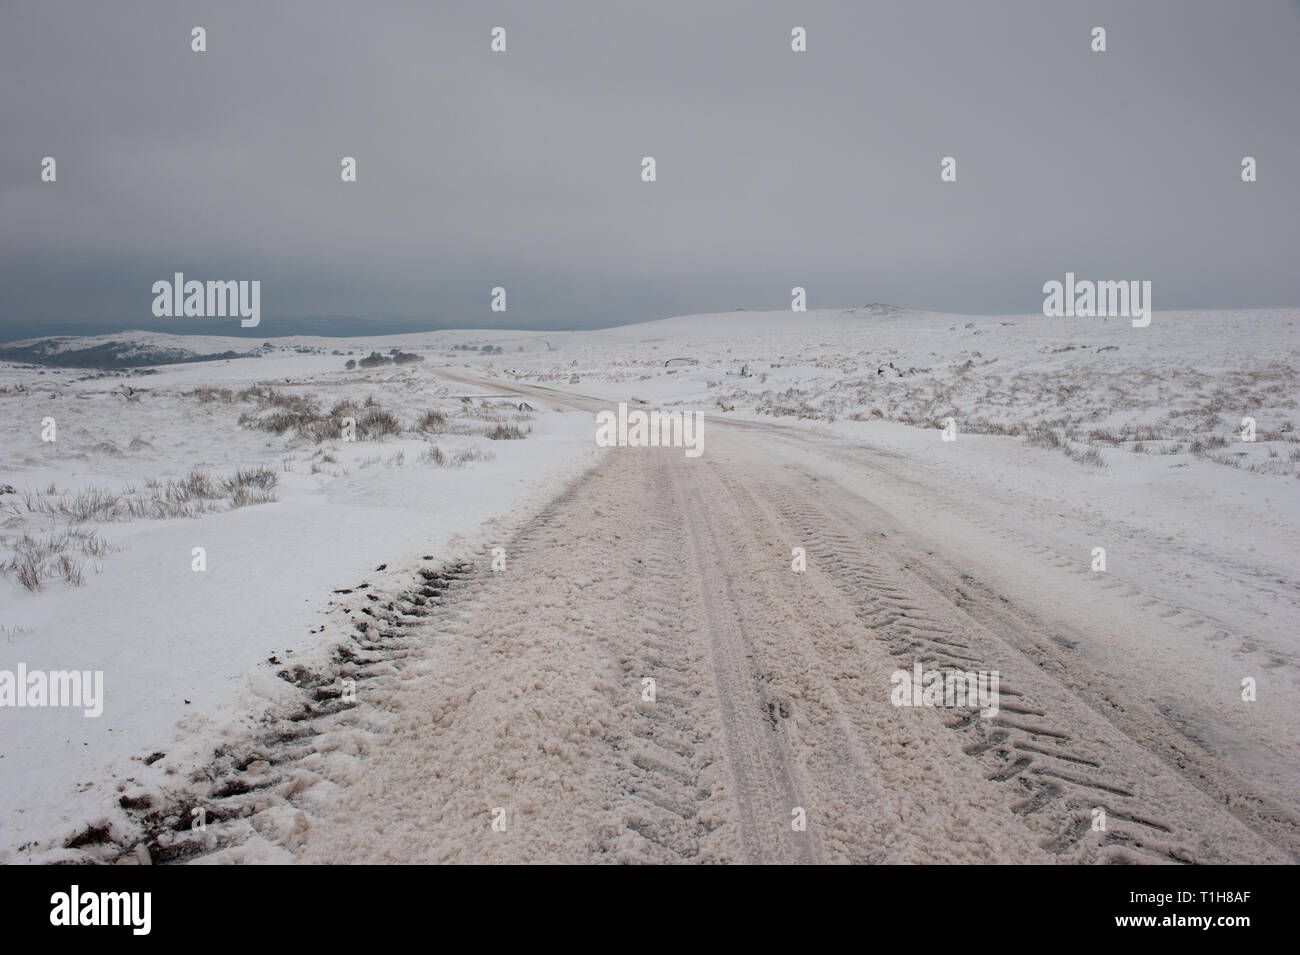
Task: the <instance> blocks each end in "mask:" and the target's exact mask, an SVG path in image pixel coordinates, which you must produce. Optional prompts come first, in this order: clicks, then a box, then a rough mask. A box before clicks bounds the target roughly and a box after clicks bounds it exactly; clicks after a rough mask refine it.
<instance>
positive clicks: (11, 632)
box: [0, 348, 596, 850]
mask: <svg viewBox="0 0 1300 955" xmlns="http://www.w3.org/2000/svg"><path fill="white" fill-rule="evenodd" d="M344 350H346V348H345V349H344ZM384 350H385V351H387V350H388V349H387V348H385V349H384ZM344 361H345V359H344V358H341V357H322V356H319V355H308V354H298V353H295V352H293V351H284V352H279V353H276V354H274V355H273V356H268V357H265V358H261V359H242V360H232V361H228V362H217V363H195V364H190V365H176V366H167V367H165V368H164V369H163V371H162V373H160V374H156V375H150V376H144V377H130V378H126V377H106V378H97V377H91V378H90V379H89V380H78V379H83V378H85V376H86V372H80V371H78V372H74V371H66V370H58V371H55V370H47V371H45V372H44V373H43V374H42V373H40V372H39V371H34V370H29V369H15V368H6V369H5V370H4V372H3V379H2V380H3V384H4V387H5V389H6V391H5V392H4V393H3V394H0V402H3V404H4V407H5V408H6V411H7V414H6V416H5V420H4V423H3V425H2V426H0V428H2V429H3V431H2V436H0V446H3V448H4V453H3V461H2V462H0V484H5V485H9V486H12V487H13V488H14V489H15V491H16V492H17V493H13V494H5V495H0V515H2V519H3V548H4V549H3V553H2V554H0V560H4V561H6V562H12V560H13V558H14V556H15V555H14V551H15V548H16V546H17V545H18V541H19V538H20V537H22V536H23V535H29V536H30V537H31V538H32V539H34V540H36V541H40V542H48V541H49V540H50V539H51V537H54V538H58V537H61V536H62V535H63V534H64V533H66V532H67V531H69V530H71V531H73V532H74V533H76V532H82V533H93V534H94V535H96V536H97V537H98V538H99V539H100V540H101V541H102V542H103V543H102V546H101V547H97V548H96V551H97V552H96V553H90V554H87V553H85V552H83V551H82V550H81V549H80V548H78V547H77V546H75V545H74V546H72V547H71V548H70V549H69V551H68V553H69V554H70V555H71V557H72V559H73V560H74V562H75V564H76V565H79V569H80V576H81V579H82V580H83V581H84V582H83V583H82V584H81V585H80V586H71V585H69V583H68V582H67V581H66V580H65V579H63V578H62V577H60V576H59V575H58V569H57V568H50V569H51V571H52V573H53V574H54V577H53V579H48V580H44V581H42V583H41V586H40V589H39V591H36V592H31V591H29V590H27V589H25V588H24V587H22V586H21V585H20V583H19V579H18V574H17V572H16V570H13V569H11V570H10V571H9V572H8V573H7V574H6V575H5V578H4V580H3V581H0V626H3V627H4V628H5V629H4V631H3V633H2V634H0V670H9V671H14V670H15V669H16V667H17V665H18V664H19V663H24V664H26V666H27V668H28V670H29V671H32V670H46V671H49V670H69V669H76V670H83V671H84V670H91V671H94V670H102V671H103V673H104V695H105V701H104V707H103V715H102V716H100V717H98V718H87V717H85V716H83V715H82V712H81V710H79V709H75V710H74V709H55V708H46V709H30V708H24V709H16V708H13V709H11V708H5V709H3V710H0V720H3V725H2V727H0V843H2V844H3V847H4V849H6V850H7V849H12V848H13V847H15V846H18V845H21V844H23V843H26V842H28V841H30V840H32V839H33V838H36V837H42V836H44V837H49V836H50V835H51V834H57V833H64V834H69V833H71V832H72V831H73V830H76V829H77V828H78V827H79V826H82V825H84V823H85V822H86V820H87V819H95V818H98V817H100V816H103V815H104V814H105V813H108V812H110V811H111V807H112V805H113V804H114V803H115V802H116V800H117V799H118V798H119V787H120V784H121V781H122V780H127V779H134V780H137V781H139V782H141V783H142V784H149V782H150V781H157V780H162V779H164V778H165V777H166V776H167V775H168V774H176V773H183V772H185V771H186V770H187V769H188V768H189V766H190V765H191V764H192V763H193V762H194V761H196V760H198V761H202V760H203V759H204V758H205V757H206V756H207V755H210V752H211V750H212V748H213V747H214V746H216V745H219V744H220V742H221V740H222V739H223V738H224V736H225V735H228V734H230V733H231V732H235V731H237V727H238V726H239V725H242V724H248V723H249V722H250V721H255V720H256V718H257V716H258V715H259V713H260V711H261V709H262V708H264V707H265V706H266V705H267V702H268V701H273V700H275V699H277V698H278V696H280V695H282V694H281V688H282V687H284V686H286V685H287V684H285V683H284V682H283V681H282V680H279V679H277V678H276V676H275V674H276V673H277V672H278V671H280V670H283V669H284V666H286V665H288V666H292V665H303V666H311V665H312V664H313V662H314V661H316V660H318V659H319V658H320V657H321V656H322V654H324V653H326V651H328V649H329V648H330V647H332V646H333V644H334V643H337V642H338V640H339V639H340V631H341V630H342V628H343V627H344V623H342V622H340V617H343V615H341V614H340V612H339V610H340V608H341V607H342V606H343V605H345V604H347V603H348V602H349V597H351V599H352V601H353V602H355V601H356V600H357V599H360V596H361V595H360V593H359V592H357V591H355V590H354V594H353V595H338V594H335V593H334V591H336V590H341V589H353V588H356V587H357V586H358V584H361V583H367V584H369V585H370V589H371V590H372V592H383V591H384V590H385V589H386V588H389V587H392V586H395V584H394V583H393V582H399V581H404V580H406V579H408V578H409V577H410V576H411V575H412V574H413V573H414V572H415V569H416V568H417V567H418V566H425V565H433V566H438V565H441V564H444V563H451V562H455V561H459V560H468V561H477V560H481V559H490V550H491V547H492V546H494V544H495V543H496V542H497V541H498V538H499V537H500V536H501V535H503V534H505V533H506V532H507V530H508V528H509V526H510V522H511V520H512V519H514V518H516V517H517V516H518V515H519V514H522V513H527V512H528V511H529V509H530V508H535V507H537V506H539V505H540V504H541V503H544V502H545V501H546V499H547V498H548V497H549V496H550V495H552V494H553V493H554V492H555V491H556V489H558V488H559V487H560V486H562V484H563V483H564V482H565V481H567V480H569V479H571V478H572V477H573V476H574V475H576V474H577V473H580V471H581V470H582V468H584V467H585V466H586V465H588V464H589V463H590V462H591V461H592V460H593V458H594V456H595V454H596V448H595V447H594V446H593V445H592V442H591V435H590V428H589V427H588V424H587V422H585V421H582V420H580V419H579V418H578V417H576V416H573V415H560V414H556V413H553V412H549V411H546V410H545V409H541V408H539V409H538V410H537V411H536V412H535V413H534V412H528V411H524V412H520V411H519V410H518V408H517V404H518V402H517V401H516V402H514V403H506V402H500V401H497V400H495V399H487V400H486V404H485V403H484V401H482V400H476V401H474V402H472V403H471V404H469V405H467V404H465V403H464V402H463V401H461V400H459V398H458V397H451V395H453V394H454V395H455V396H461V395H468V394H475V393H477V390H476V389H474V388H471V387H457V388H455V389H454V391H453V390H449V389H448V388H447V387H445V386H444V385H441V384H439V382H438V380H437V379H436V378H435V377H434V375H433V374H432V373H431V370H430V368H429V366H428V363H424V364H416V365H407V366H403V367H401V368H394V367H392V366H388V367H387V368H386V369H384V370H375V371H372V372H363V373H358V372H355V371H354V372H348V371H345V370H344V368H343V363H344ZM286 378H287V379H289V381H288V382H286V380H285V379H286ZM259 382H260V383H265V382H271V383H273V384H274V386H275V387H278V388H279V390H280V392H281V393H283V394H291V395H301V394H306V393H311V394H312V395H315V396H318V397H319V399H320V401H321V403H322V404H323V405H324V408H325V409H328V408H329V407H330V406H331V405H332V404H333V403H334V402H336V401H339V400H344V399H348V398H352V399H355V400H356V401H357V402H358V404H359V405H362V407H363V411H362V412H361V413H360V414H358V415H357V417H358V419H359V420H363V421H364V418H363V417H362V415H364V405H363V403H364V401H365V400H366V398H367V396H369V395H374V396H375V398H376V400H377V401H378V402H379V404H380V405H381V406H382V407H383V409H384V410H386V411H389V412H391V413H392V414H394V415H395V416H396V417H397V419H398V422H399V426H400V427H402V428H403V429H405V430H404V431H403V432H402V433H400V434H397V435H386V436H384V437H382V438H379V439H367V438H366V437H365V436H362V435H359V436H358V438H359V439H358V440H356V441H355V442H349V441H343V440H337V439H328V440H325V441H323V442H320V443H317V442H316V441H315V440H314V439H312V438H303V437H296V436H295V434H294V431H293V430H290V431H288V432H286V433H285V434H282V435H278V434H275V433H272V432H267V431H262V430H257V429H255V428H251V427H247V426H241V424H240V422H239V418H240V415H241V413H248V412H252V411H253V410H254V409H255V408H256V407H257V405H258V402H257V401H256V400H254V399H250V400H240V399H239V398H238V397H237V396H234V395H231V396H230V400H229V401H227V400H226V396H225V395H224V394H223V393H220V392H217V393H209V394H207V395H203V394H200V393H197V392H199V390H200V389H204V388H211V389H221V388H234V389H237V390H238V389H243V388H247V387H250V386H255V385H256V384H257V383H259ZM123 384H125V385H127V386H130V387H132V388H134V389H136V390H137V393H138V394H139V397H138V398H135V399H133V400H127V399H126V398H124V397H121V396H120V395H118V394H116V393H115V392H116V390H117V389H118V388H119V387H121V386H122V385H123ZM19 388H22V389H24V390H22V391H16V389H19ZM431 409H442V410H443V411H444V412H445V414H446V415H447V417H448V423H447V424H445V425H442V426H436V425H435V428H434V430H435V431H437V432H439V433H421V432H417V431H416V430H415V428H416V426H417V424H418V421H419V419H420V417H421V416H422V415H423V414H424V413H425V412H426V411H428V410H431ZM274 411H275V408H274V406H272V408H271V409H269V410H268V413H274ZM46 418H53V419H54V423H55V428H56V430H55V433H54V436H55V440H54V441H52V442H45V441H42V440H41V431H42V421H43V420H44V419H46ZM497 419H502V420H505V421H507V422H508V423H517V426H518V427H520V429H521V430H523V431H525V433H526V437H525V438H524V439H523V440H492V439H489V438H488V437H486V436H485V435H484V432H486V431H487V430H488V429H490V428H491V427H494V426H495V424H494V422H495V421H496V420H497ZM516 419H517V422H516ZM448 432H450V433H448ZM456 432H464V433H456ZM434 447H436V448H438V449H439V450H440V451H441V452H442V453H443V456H444V461H443V463H442V464H439V463H437V462H435V461H433V460H431V459H430V449H431V448H434ZM458 453H463V454H465V455H466V456H467V457H468V460H465V461H463V462H458V461H457V460H456V458H457V454H458ZM259 468H264V469H266V470H267V471H268V472H269V473H270V475H272V477H273V479H274V481H275V484H274V487H273V488H272V490H271V495H272V496H273V497H274V498H275V499H274V500H272V501H268V502H266V503H250V504H247V505H245V506H241V507H233V506H232V501H231V499H230V496H229V495H222V496H219V497H217V498H214V499H212V500H203V499H197V500H195V501H193V502H189V503H188V504H186V505H181V506H189V507H192V508H204V509H205V510H204V512H203V513H198V514H196V516H192V517H187V516H173V517H165V518H157V517H153V516H151V514H150V512H149V511H148V508H150V507H152V506H154V504H155V500H156V498H155V497H154V496H153V495H151V493H150V492H149V491H148V489H147V488H146V482H148V481H150V480H156V481H161V482H165V481H167V480H168V479H181V480H183V479H185V478H186V476H187V475H189V474H190V473H191V472H192V471H194V470H195V469H198V470H200V471H202V472H204V473H206V474H208V475H210V476H211V478H212V479H213V480H214V481H219V480H220V479H221V478H223V477H227V476H230V475H233V474H235V473H236V472H237V471H239V470H241V469H242V470H245V471H252V470H254V469H259ZM51 487H53V489H54V491H53V493H50V488H51ZM127 488H134V489H136V494H135V495H134V496H135V498H136V499H138V500H141V501H142V502H144V507H145V508H146V512H145V514H144V516H140V517H131V516H129V515H126V514H122V513H117V514H110V513H108V512H104V511H101V512H92V513H91V514H90V515H89V519H87V520H78V519H73V518H71V517H69V516H68V515H67V514H64V513H61V512H60V511H59V510H58V508H59V507H60V506H62V507H64V508H67V509H69V510H71V509H72V508H75V507H76V506H78V505H79V504H81V503H83V502H85V501H86V497H85V496H84V495H86V493H87V492H89V491H92V490H95V489H99V490H101V491H103V492H104V494H105V495H122V494H124V492H126V489H127ZM218 491H220V489H218ZM126 496H127V497H128V498H129V497H130V496H131V495H130V494H129V493H127V495H126ZM29 505H30V506H29ZM110 506H111V505H110ZM164 506H165V505H164ZM51 510H53V512H52V513H51ZM117 510H118V511H119V512H120V511H121V510H122V508H121V507H118V508H117ZM76 516H77V517H80V516H82V515H80V514H77V515H76ZM200 547H201V548H203V550H204V559H205V562H206V570H204V571H202V572H199V571H196V570H194V569H193V564H194V560H195V556H194V553H193V552H194V549H195V548H200ZM426 555H427V556H426ZM56 559H57V557H56ZM381 565H386V566H384V568H383V569H382V570H379V569H378V568H380V567H381ZM343 621H344V622H345V621H346V617H343ZM273 658H274V659H275V660H277V661H279V662H278V663H277V664H272V663H270V662H268V661H269V660H271V659H273ZM154 753H164V754H165V757H164V758H162V759H160V760H156V761H155V762H153V763H152V764H150V765H146V764H145V762H144V760H145V759H147V758H148V757H150V756H151V755H152V754H154Z"/></svg>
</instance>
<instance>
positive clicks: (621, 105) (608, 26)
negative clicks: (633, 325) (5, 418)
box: [0, 0, 1300, 337]
mask: <svg viewBox="0 0 1300 955" xmlns="http://www.w3.org/2000/svg"><path fill="white" fill-rule="evenodd" d="M194 26H203V27H205V28H206V30H207V45H208V51H207V52H206V53H195V52H192V51H191V49H190V42H191V41H190V30H191V28H192V27H194ZM497 26H500V27H504V28H505V29H506V31H507V51H506V52H505V53H493V52H492V51H491V50H490V48H489V43H490V31H491V30H492V28H493V27H497ZM795 26H802V27H804V28H806V30H807V36H808V40H807V44H808V50H807V52H806V53H795V52H792V51H791V49H790V39H791V36H790V34H791V29H792V28H793V27H795ZM1094 26H1103V27H1105V28H1106V30H1107V46H1108V50H1107V52H1105V53H1093V52H1092V51H1091V49H1090V44H1091V37H1090V31H1091V28H1092V27H1094ZM45 156H53V157H54V158H55V159H56V161H57V175H58V179H57V182H55V183H53V184H49V183H42V182H41V181H40V172H41V160H42V157H45ZM344 156H354V157H356V159H357V163H358V179H359V181H358V182H357V183H355V184H345V183H343V182H342V181H341V180H340V175H339V172H340V160H341V159H342V157H344ZM643 156H653V157H654V158H655V160H656V162H657V176H658V180H657V181H656V182H654V183H646V182H642V181H641V159H642V157H643ZM944 156H953V157H955V158H956V160H957V182H955V183H941V182H940V180H939V166H940V160H941V158H942V157H944ZM1243 156H1254V157H1255V158H1256V159H1257V161H1258V177H1259V180H1258V182H1255V183H1252V184H1245V183H1243V182H1242V181H1241V175H1240V163H1241V159H1242V157H1243ZM1298 240H1300V3H1297V2H1295V0H1232V2H1229V0H1216V2H1196V0H1142V2H1133V0H1121V2H1115V3H1098V2H1084V0H1072V2H1052V0H1026V2H1002V0H998V2H993V0H954V2H929V0H900V2H874V0H873V2H866V0H861V2H841V3H829V2H821V3H818V2H775V0H744V2H714V0H690V2H684V0H682V2H679V0H654V2H645V3H635V4H634V3H616V2H612V0H586V2H552V0H521V2H517V3H501V2H485V0H468V2H427V0H422V2H411V3H398V2H382V0H376V2H365V3H357V2H348V3H339V2H322V0H312V2H306V0H304V2H293V3H290V2H279V0H254V2H247V3H244V2H232V0H222V2H220V3H215V2H210V3H190V2H177V0H166V2H164V0H156V2H121V0H113V2H99V0H95V2H91V0H84V2H76V3H70V2H63V0H32V2H17V3H14V2H0V337H3V334H2V333H3V326H4V323H13V322H15V321H16V320H19V319H33V318H35V319H45V320H67V319H84V318H103V319H104V320H105V323H106V324H105V329H106V330H110V329H113V330H115V329H118V328H122V327H124V326H126V327H130V323H131V322H132V321H134V320H141V319H147V318H152V314H151V311H150V309H151V304H152V301H153V295H152V293H151V291H150V288H151V286H152V284H153V283H154V282H155V281H157V280H160V279H170V278H171V276H172V273H174V272H177V271H181V272H184V273H185V274H186V277H187V278H194V279H260V280H261V282H262V328H263V329H264V330H265V331H266V332H267V333H268V334H274V320H275V318H276V317H277V316H278V317H289V316H302V315H315V314H325V315H358V316H381V315H382V316H404V317H405V316H409V317H431V318H436V319H438V320H440V321H441V322H444V323H451V324H457V325H465V326H486V325H510V326H518V327H543V326H546V327H550V326H555V327H574V326H592V325H607V324H620V323H625V322H629V321H640V320H645V319H650V318H659V317H663V316H667V315H672V314H681V313H685V312H703V311H723V310H729V309H732V308H737V307H747V308H786V307H789V304H790V289H791V288H792V287H793V286H795V285H800V286H804V287H805V288H807V290H808V305H809V307H810V308H818V307H834V306H841V305H845V306H847V305H860V304H865V303H867V302H872V301H886V302H892V303H896V304H902V305H909V306H915V307H919V308H931V309H940V310H948V311H966V312H982V313H998V312H1033V311H1038V310H1039V309H1040V308H1041V306H1042V300H1043V294H1042V291H1041V289H1042V285H1043V283H1044V282H1045V281H1048V280H1049V279H1052V278H1062V277H1063V276H1064V273H1065V272H1066V271H1067V270H1070V271H1074V272H1075V273H1077V274H1078V275H1079V276H1080V277H1082V278H1089V277H1090V278H1096V279H1108V280H1109V279H1149V280H1151V281H1152V283H1153V292H1152V295H1153V301H1154V305H1155V307H1156V308H1157V309H1160V308H1175V307H1177V308H1216V307H1248V306H1296V305H1300V263H1298V262H1297V251H1298V250H1300V241H1298ZM498 285H500V286H503V287H505V288H506V290H507V295H508V311H507V312H506V313H505V314H504V315H500V314H494V313H492V312H491V311H490V310H489V304H490V295H491V289H492V287H493V286H498ZM215 330H216V329H214V331H215Z"/></svg>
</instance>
